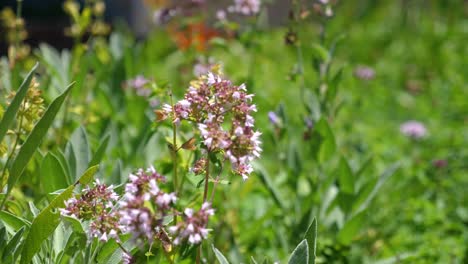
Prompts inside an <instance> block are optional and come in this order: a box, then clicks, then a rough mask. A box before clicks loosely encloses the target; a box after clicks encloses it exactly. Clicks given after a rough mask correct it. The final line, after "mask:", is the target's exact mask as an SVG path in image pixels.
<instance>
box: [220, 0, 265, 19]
mask: <svg viewBox="0 0 468 264" xmlns="http://www.w3.org/2000/svg"><path fill="white" fill-rule="evenodd" d="M260 4H261V1H260V0H234V5H232V6H229V7H228V11H229V12H232V13H239V14H242V15H244V16H252V15H256V14H258V12H260Z"/></svg>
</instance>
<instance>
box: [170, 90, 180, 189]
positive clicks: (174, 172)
mask: <svg viewBox="0 0 468 264" xmlns="http://www.w3.org/2000/svg"><path fill="white" fill-rule="evenodd" d="M170 98H171V106H172V116H173V120H172V150H171V151H172V164H173V169H172V175H173V181H174V191H175V192H176V193H178V191H179V190H178V186H179V180H178V178H177V151H178V150H179V148H178V147H177V125H176V124H175V123H174V119H175V118H176V117H175V107H174V99H173V94H172V91H171V92H170Z"/></svg>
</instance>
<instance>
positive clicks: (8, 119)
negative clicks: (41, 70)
mask: <svg viewBox="0 0 468 264" xmlns="http://www.w3.org/2000/svg"><path fill="white" fill-rule="evenodd" d="M38 65H39V64H38V63H36V65H34V67H33V68H32V69H31V71H30V72H29V73H28V75H27V76H26V78H25V79H24V81H23V83H22V84H21V85H20V87H19V89H18V91H17V93H16V95H15V98H13V101H11V103H10V105H9V106H8V108H7V109H6V111H5V113H4V115H3V119H2V121H0V142H2V140H3V137H4V136H5V135H6V133H7V131H8V128H9V127H10V125H11V123H12V122H13V120H14V119H15V115H16V113H17V112H18V110H19V108H20V106H21V102H22V101H23V99H24V97H25V96H26V94H27V92H28V90H29V84H30V83H31V80H32V78H33V76H34V72H35V71H36V69H37V66H38Z"/></svg>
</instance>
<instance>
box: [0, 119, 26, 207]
mask: <svg viewBox="0 0 468 264" xmlns="http://www.w3.org/2000/svg"><path fill="white" fill-rule="evenodd" d="M22 125H23V116H20V119H19V124H18V130H17V131H16V133H15V134H16V138H15V143H14V144H13V148H12V149H11V152H10V155H8V158H7V161H6V163H5V167H3V171H2V177H1V178H0V180H1V181H0V185H1V188H0V190H2V189H3V181H4V178H5V173H6V169H7V167H8V165H9V164H10V161H11V159H12V158H13V155H14V154H15V150H16V147H17V146H18V143H19V140H20V137H21V126H22ZM7 199H8V197H7V196H5V198H3V201H2V204H1V205H0V210H2V209H3V206H4V205H5V202H6V200H7Z"/></svg>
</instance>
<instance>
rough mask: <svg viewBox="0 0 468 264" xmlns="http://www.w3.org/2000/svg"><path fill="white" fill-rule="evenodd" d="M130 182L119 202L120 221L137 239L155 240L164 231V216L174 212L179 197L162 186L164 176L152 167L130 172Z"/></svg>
mask: <svg viewBox="0 0 468 264" xmlns="http://www.w3.org/2000/svg"><path fill="white" fill-rule="evenodd" d="M129 181H130V182H129V183H127V185H126V186H125V195H124V196H123V199H122V201H120V202H119V205H120V210H119V213H120V224H121V225H122V226H123V227H124V230H123V231H124V232H125V233H132V234H133V237H134V238H135V239H138V238H146V239H147V240H148V241H149V242H152V241H153V239H154V238H157V237H159V236H160V234H161V231H163V228H164V227H163V225H164V223H163V220H164V217H166V216H168V215H172V214H173V212H172V211H173V209H172V206H173V204H174V203H175V202H176V201H177V197H176V195H175V193H166V192H164V191H163V190H161V189H160V188H159V185H158V184H159V183H162V182H164V181H165V178H164V177H163V176H162V175H161V174H159V173H158V172H156V170H155V169H154V168H153V167H150V168H148V169H147V170H143V169H139V170H138V171H137V173H136V174H130V176H129Z"/></svg>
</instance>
